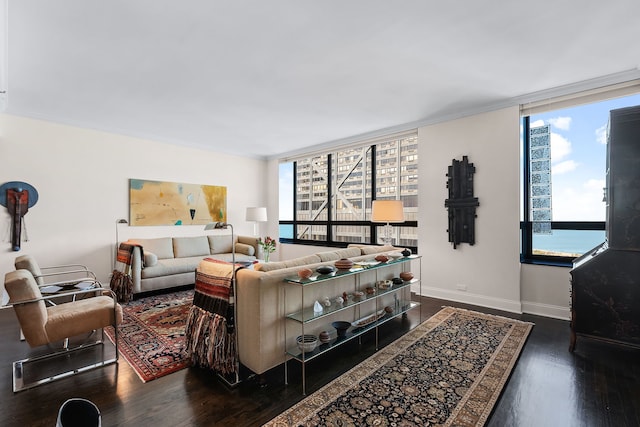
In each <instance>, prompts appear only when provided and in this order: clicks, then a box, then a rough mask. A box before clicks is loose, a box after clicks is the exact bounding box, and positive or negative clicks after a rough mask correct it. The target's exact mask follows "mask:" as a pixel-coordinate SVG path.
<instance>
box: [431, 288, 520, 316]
mask: <svg viewBox="0 0 640 427" xmlns="http://www.w3.org/2000/svg"><path fill="white" fill-rule="evenodd" d="M422 296H425V297H433V298H439V299H445V300H449V301H455V302H461V303H464V304H473V305H479V306H481V307H487V308H494V309H496V310H502V311H508V312H510V313H518V314H522V304H521V303H520V301H513V300H507V299H503V298H494V297H488V296H485V295H479V294H473V293H469V292H460V291H452V290H449V289H441V288H434V287H430V286H422Z"/></svg>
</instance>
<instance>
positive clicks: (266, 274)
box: [236, 245, 419, 374]
mask: <svg viewBox="0 0 640 427" xmlns="http://www.w3.org/2000/svg"><path fill="white" fill-rule="evenodd" d="M400 250H402V248H396V247H393V246H373V245H372V246H365V245H359V246H355V245H352V246H350V247H347V248H345V249H336V250H331V251H326V252H319V253H316V254H314V255H309V256H305V257H301V258H295V259H291V260H286V261H282V262H270V263H258V264H254V266H253V268H251V267H249V268H244V269H241V270H239V271H238V272H237V292H238V294H237V299H236V303H237V316H238V317H237V327H238V329H237V330H238V347H239V348H238V351H239V355H240V362H241V363H242V364H243V365H244V366H246V367H247V368H249V369H250V370H251V371H253V372H254V373H256V374H262V373H264V372H266V371H267V370H269V369H271V368H273V367H275V366H278V365H280V364H281V363H283V362H285V360H286V356H285V347H286V348H291V347H293V348H295V346H296V344H295V339H296V335H300V329H299V328H300V324H298V323H296V322H294V321H291V320H285V316H286V314H288V313H291V312H293V311H296V310H299V309H300V308H301V307H303V306H304V307H305V308H307V307H310V306H312V305H313V303H314V301H315V300H323V299H324V298H325V297H329V298H331V299H332V300H333V299H334V298H336V297H337V296H340V295H342V293H343V292H348V293H349V292H352V291H354V290H356V289H355V288H356V287H359V288H360V289H363V288H364V287H365V286H369V284H371V283H375V281H377V280H384V279H391V278H392V277H396V276H398V275H399V274H400V272H402V271H405V270H407V269H410V268H411V264H412V263H413V262H414V261H410V262H408V263H399V264H394V265H390V266H389V267H387V268H384V269H372V270H368V271H366V272H364V273H361V274H360V275H357V276H356V275H346V276H344V277H340V278H337V279H334V280H330V281H324V282H321V283H318V284H316V285H313V286H305V290H304V292H305V293H304V300H303V298H302V297H303V295H302V294H301V287H299V286H294V285H287V284H285V278H288V277H297V272H298V271H299V270H301V269H302V268H304V267H308V268H310V269H312V270H314V271H315V269H316V268H317V267H319V266H321V265H334V263H335V261H336V260H339V259H342V258H349V259H351V260H352V261H361V260H373V259H374V258H375V256H376V255H378V254H380V253H390V252H398V251H400ZM415 262H419V260H416V261H415ZM414 267H415V266H414ZM405 290H406V291H407V292H410V290H409V288H405ZM385 296H387V295H385ZM388 298H391V299H392V301H393V295H388ZM369 303H373V304H374V306H371V305H369V306H367V305H365V304H363V305H362V306H358V308H357V309H358V310H361V311H360V313H358V312H357V311H355V312H354V310H343V311H339V312H336V313H334V314H332V315H331V316H327V317H326V318H322V319H319V320H318V321H317V322H310V323H309V324H308V325H305V334H314V335H316V336H317V335H318V334H319V333H320V332H321V331H323V330H326V331H328V332H330V333H335V330H334V329H333V328H332V327H331V322H332V321H334V320H348V321H350V322H352V321H354V320H357V319H356V318H353V317H354V316H357V315H362V316H364V315H366V314H369V312H371V311H373V310H375V309H376V307H375V302H374V301H368V302H367V303H366V304H369ZM384 303H385V304H392V302H389V301H387V302H384ZM285 323H286V328H287V329H286V344H285ZM296 328H297V329H296Z"/></svg>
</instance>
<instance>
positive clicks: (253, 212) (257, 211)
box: [245, 207, 267, 236]
mask: <svg viewBox="0 0 640 427" xmlns="http://www.w3.org/2000/svg"><path fill="white" fill-rule="evenodd" d="M245 219H246V220H247V221H253V235H254V236H257V235H258V223H259V222H267V208H256V207H250V208H247V213H246V216H245Z"/></svg>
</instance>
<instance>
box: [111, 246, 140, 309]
mask: <svg viewBox="0 0 640 427" xmlns="http://www.w3.org/2000/svg"><path fill="white" fill-rule="evenodd" d="M136 247H138V248H140V260H141V262H143V263H144V253H143V249H142V246H140V245H138V244H134V243H120V246H118V252H117V254H116V266H115V269H114V270H113V273H111V282H110V284H109V287H110V288H111V290H112V291H113V293H115V294H116V297H117V298H118V301H119V302H128V301H129V300H130V299H131V296H132V295H133V279H132V278H131V274H130V272H131V262H132V259H133V249H134V248H136Z"/></svg>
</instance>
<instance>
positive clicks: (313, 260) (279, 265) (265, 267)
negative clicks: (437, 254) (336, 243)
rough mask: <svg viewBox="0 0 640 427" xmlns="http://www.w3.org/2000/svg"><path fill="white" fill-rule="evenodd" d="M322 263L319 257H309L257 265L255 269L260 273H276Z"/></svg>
mask: <svg viewBox="0 0 640 427" xmlns="http://www.w3.org/2000/svg"><path fill="white" fill-rule="evenodd" d="M319 262H322V261H321V260H320V257H319V256H318V255H307V256H303V257H300V258H294V259H288V260H286V261H280V262H266V263H260V264H257V265H256V266H255V267H254V268H255V269H256V270H260V271H274V270H280V269H283V268H289V267H299V266H302V265H307V264H317V263H319Z"/></svg>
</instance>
